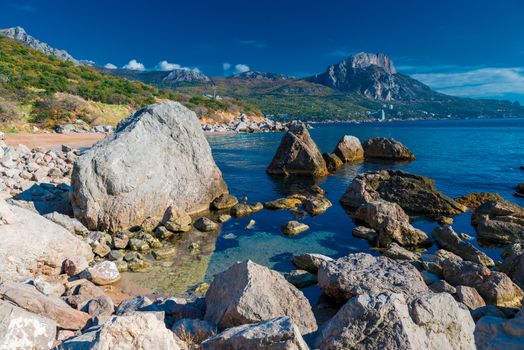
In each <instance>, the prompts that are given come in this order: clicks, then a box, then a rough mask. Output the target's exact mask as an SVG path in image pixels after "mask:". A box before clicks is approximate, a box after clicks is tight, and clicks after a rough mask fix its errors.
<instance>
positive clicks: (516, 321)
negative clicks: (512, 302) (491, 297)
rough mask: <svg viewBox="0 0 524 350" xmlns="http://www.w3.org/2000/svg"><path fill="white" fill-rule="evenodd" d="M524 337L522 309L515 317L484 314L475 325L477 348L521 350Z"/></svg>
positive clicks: (484, 349)
mask: <svg viewBox="0 0 524 350" xmlns="http://www.w3.org/2000/svg"><path fill="white" fill-rule="evenodd" d="M523 339H524V309H521V310H520V311H519V313H518V314H517V315H516V316H515V318H511V319H506V318H499V317H495V316H484V317H482V318H481V319H480V320H479V321H478V322H477V325H476V328H475V341H476V343H477V349H478V350H501V349H504V350H521V349H522V344H523V343H522V341H523Z"/></svg>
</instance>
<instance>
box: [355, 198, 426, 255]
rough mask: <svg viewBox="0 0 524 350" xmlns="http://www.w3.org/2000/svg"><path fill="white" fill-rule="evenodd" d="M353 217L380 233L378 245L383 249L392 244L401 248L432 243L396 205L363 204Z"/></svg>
mask: <svg viewBox="0 0 524 350" xmlns="http://www.w3.org/2000/svg"><path fill="white" fill-rule="evenodd" d="M353 216H354V218H355V219H357V220H361V221H363V222H365V223H367V224H368V225H369V226H370V227H371V228H372V229H374V230H376V231H377V232H378V244H379V246H381V247H388V246H389V245H390V244H391V243H392V242H395V243H397V244H399V245H401V246H416V245H424V244H427V243H429V242H431V240H430V239H429V237H428V236H427V235H426V234H425V233H424V232H422V231H421V230H419V229H417V228H415V227H413V226H412V225H411V224H410V222H409V216H408V215H407V214H406V213H405V212H404V210H402V208H401V207H400V206H399V205H398V204H396V203H390V202H386V201H383V200H376V201H372V202H369V203H366V204H362V205H361V206H360V207H359V208H358V209H357V211H356V212H355V213H354V214H353Z"/></svg>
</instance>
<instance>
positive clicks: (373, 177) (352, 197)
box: [340, 170, 466, 216]
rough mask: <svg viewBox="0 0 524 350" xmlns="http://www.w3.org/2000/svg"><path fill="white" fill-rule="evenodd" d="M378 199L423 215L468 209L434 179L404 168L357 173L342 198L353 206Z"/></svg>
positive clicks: (453, 213)
mask: <svg viewBox="0 0 524 350" xmlns="http://www.w3.org/2000/svg"><path fill="white" fill-rule="evenodd" d="M376 199H383V200H385V201H388V202H393V203H397V204H398V205H400V206H401V207H402V209H404V210H406V211H407V212H409V213H415V214H423V215H432V216H437V215H439V216H440V215H455V214H460V213H463V212H464V211H465V210H466V207H465V206H463V205H462V204H459V203H457V202H456V201H455V200H453V199H451V198H449V197H447V196H445V195H443V194H442V193H440V192H439V191H438V190H437V189H436V188H435V182H434V181H433V180H431V179H429V178H427V177H424V176H419V175H414V174H410V173H407V172H404V171H401V170H382V171H378V172H370V173H365V174H360V175H357V176H356V177H355V178H354V179H353V181H352V182H351V185H350V186H349V187H348V189H347V190H346V192H345V193H344V196H343V197H342V198H341V199H340V202H341V203H342V205H344V206H346V207H349V208H353V209H354V208H358V207H359V206H360V205H362V204H364V203H368V202H371V201H373V200H376Z"/></svg>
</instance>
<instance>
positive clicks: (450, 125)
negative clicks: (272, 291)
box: [124, 119, 524, 294]
mask: <svg viewBox="0 0 524 350" xmlns="http://www.w3.org/2000/svg"><path fill="white" fill-rule="evenodd" d="M311 134H312V137H313V138H314V139H315V141H316V142H317V144H318V145H319V147H320V148H321V150H322V151H323V152H326V151H331V150H332V149H333V148H334V147H335V145H336V143H337V142H338V140H339V139H340V138H341V137H342V136H343V135H345V134H350V135H355V136H357V137H359V138H360V139H361V140H365V139H367V138H370V137H374V136H384V137H393V138H395V139H397V140H399V141H401V142H403V143H404V144H405V145H407V146H408V147H409V148H410V149H411V150H412V151H413V153H414V154H415V155H416V157H417V160H416V161H414V162H412V163H409V164H392V165H387V164H383V163H369V162H366V163H358V164H348V165H346V166H345V167H343V168H342V169H340V170H339V171H338V172H337V173H336V174H335V175H334V176H330V177H327V178H321V179H314V180H310V179H305V178H298V179H291V178H289V179H286V178H272V177H270V176H268V175H267V174H266V172H265V170H266V167H267V165H268V164H269V163H270V162H271V159H272V157H273V154H274V152H275V150H276V148H277V147H278V145H279V143H280V139H281V137H282V134H280V133H267V134H250V135H224V136H210V137H209V138H208V140H209V143H210V145H211V147H212V149H213V154H214V157H215V160H216V162H217V164H218V166H219V167H220V169H221V170H222V172H223V175H224V179H225V180H226V182H227V184H228V187H229V189H230V192H231V193H232V194H234V195H236V196H238V197H243V196H247V197H248V198H249V201H261V202H263V201H268V200H273V199H276V198H280V197H283V196H286V195H288V194H290V193H294V192H297V191H300V190H302V189H304V188H307V187H310V186H311V185H313V184H318V185H320V186H321V187H322V188H324V189H325V190H326V191H327V194H326V197H327V198H328V199H329V200H330V201H331V202H332V203H333V207H331V208H330V209H328V211H327V212H326V213H325V214H322V215H320V216H318V217H314V218H313V217H309V216H306V217H305V218H304V219H301V220H302V221H303V222H304V223H306V224H307V225H309V226H310V229H309V230H308V231H306V232H304V233H302V234H300V235H298V236H295V237H287V236H285V235H283V234H282V233H280V229H279V228H280V225H281V224H282V223H284V222H286V221H288V220H292V219H294V217H293V214H292V213H291V212H290V211H288V210H284V211H268V210H263V211H261V212H259V213H256V214H254V215H252V216H249V217H246V218H242V219H239V220H237V219H232V220H230V221H228V222H226V223H225V224H223V225H222V229H221V232H220V233H214V234H213V233H211V234H208V233H198V232H193V233H191V234H185V235H182V236H181V238H179V239H178V240H177V239H174V240H173V242H174V243H175V244H176V245H177V247H178V254H177V256H176V257H175V258H172V259H169V260H168V261H161V262H158V263H155V267H154V268H153V270H152V271H151V272H148V273H128V274H125V276H124V279H125V281H126V283H127V282H133V283H134V284H137V285H139V286H144V287H150V288H152V289H153V290H155V291H160V292H166V293H170V294H180V293H183V292H184V291H186V290H187V289H188V288H191V287H193V286H195V285H197V284H199V283H200V282H202V281H203V280H207V281H209V280H210V279H211V278H212V276H213V275H214V274H216V273H218V272H220V271H223V270H224V269H226V268H228V267H229V266H230V265H231V264H233V263H234V262H235V261H238V260H244V259H251V260H253V261H255V262H257V263H260V264H263V265H266V266H269V267H271V268H274V269H277V270H280V271H288V270H290V269H292V265H291V257H292V255H293V254H298V253H321V254H326V255H330V256H333V257H339V256H343V255H346V254H348V253H350V252H356V251H365V252H370V253H372V254H377V252H375V251H374V250H372V248H371V247H370V246H369V244H368V243H367V241H364V240H360V239H357V238H354V237H353V236H352V235H351V230H352V229H353V227H354V223H353V222H352V220H351V219H350V218H349V216H348V215H347V214H346V213H345V212H344V210H343V209H342V207H341V206H340V204H339V202H338V201H339V199H340V197H341V196H342V194H343V193H344V191H345V190H346V188H347V186H348V184H349V183H350V182H351V179H352V178H353V177H354V176H355V175H356V174H357V173H362V172H367V171H374V170H382V169H388V168H395V169H403V170H406V171H410V172H413V173H416V174H420V175H425V176H428V177H431V178H433V179H435V181H436V187H437V188H438V189H440V190H441V191H442V192H444V193H445V194H447V195H449V196H451V197H458V196H461V195H463V194H465V193H468V192H473V191H484V192H497V193H499V194H500V195H501V196H502V197H504V198H506V199H508V200H511V201H513V202H515V203H517V204H519V205H524V198H515V197H513V196H512V193H513V188H514V186H515V185H516V184H517V183H519V182H522V181H523V180H522V178H524V172H523V171H521V170H519V169H518V168H519V166H520V165H522V164H524V148H522V146H521V145H522V144H524V120H523V119H512V120H469V121H432V122H429V121H428V122H403V123H400V122H399V123H381V124H379V123H377V124H359V125H355V124H339V125H325V126H316V127H315V129H313V130H312V131H311ZM470 217H471V214H470V213H465V214H462V215H459V216H456V217H455V218H454V219H455V223H454V225H453V226H454V228H455V230H456V231H457V232H460V233H462V232H463V233H467V234H469V235H471V236H473V237H475V236H476V235H475V231H474V229H473V228H472V227H471V224H470ZM251 219H254V220H255V221H256V224H255V226H254V228H252V229H246V225H247V223H248V222H249V220H251ZM413 225H414V226H416V227H417V228H420V229H422V230H424V231H425V232H427V233H428V234H429V233H431V231H432V229H433V228H434V227H435V226H436V224H435V223H434V222H432V221H430V220H428V219H425V218H417V220H416V221H415V222H414V223H413ZM195 242H196V243H198V244H199V245H200V252H197V253H195V252H193V253H192V252H190V249H189V246H190V245H191V244H192V243H195ZM471 242H472V243H473V244H475V245H478V243H477V242H476V240H475V239H473V240H472V241H471ZM435 249H437V247H435V246H432V247H431V248H429V250H430V251H433V250H435ZM483 250H484V251H486V252H487V254H488V255H490V256H491V257H492V258H494V259H495V260H499V259H500V256H499V254H500V249H498V248H494V247H490V248H483ZM170 264H172V265H170ZM133 283H130V284H131V285H132V284H133Z"/></svg>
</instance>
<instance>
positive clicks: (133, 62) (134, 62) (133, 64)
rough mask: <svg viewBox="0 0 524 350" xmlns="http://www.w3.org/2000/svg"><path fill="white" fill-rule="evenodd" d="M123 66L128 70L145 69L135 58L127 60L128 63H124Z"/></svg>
mask: <svg viewBox="0 0 524 350" xmlns="http://www.w3.org/2000/svg"><path fill="white" fill-rule="evenodd" d="M123 68H124V69H130V70H139V71H144V70H146V67H144V64H143V63H140V62H138V61H137V60H135V59H132V60H131V61H129V63H128V64H126V65H125V66H124V67H123Z"/></svg>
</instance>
